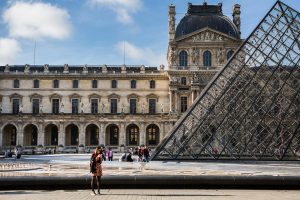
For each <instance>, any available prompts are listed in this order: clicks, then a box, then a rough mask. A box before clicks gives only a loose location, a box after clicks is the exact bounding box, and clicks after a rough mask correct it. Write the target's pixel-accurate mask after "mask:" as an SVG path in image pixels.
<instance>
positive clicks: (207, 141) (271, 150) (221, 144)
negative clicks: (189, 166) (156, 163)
mask: <svg viewBox="0 0 300 200" xmlns="http://www.w3.org/2000/svg"><path fill="white" fill-rule="evenodd" d="M299 30H300V14H299V12H297V11H295V10H294V9H292V8H290V7H289V6H287V5H285V4H284V3H282V2H280V1H277V2H276V3H275V5H274V6H273V7H272V9H271V10H270V11H269V12H268V13H267V15H266V16H265V17H264V19H263V20H262V21H261V22H260V23H259V24H258V26H257V27H256V28H255V30H254V31H253V32H252V34H251V35H250V36H249V37H248V38H247V39H246V40H245V41H244V43H243V44H242V45H241V47H240V48H239V49H238V50H237V51H236V53H235V54H234V56H232V58H231V59H230V60H229V61H228V63H227V64H226V66H225V67H224V68H223V69H222V70H221V71H220V72H219V73H218V74H216V76H215V77H214V78H213V80H212V81H211V82H210V83H209V84H208V85H207V87H206V88H205V89H204V90H203V91H202V93H201V94H200V96H199V97H198V98H197V99H196V100H195V102H194V104H193V105H192V106H191V107H190V108H189V109H188V111H186V113H185V114H184V115H183V116H182V117H181V118H180V119H179V121H178V122H177V123H176V124H175V126H174V127H173V129H172V130H171V131H170V133H169V135H168V136H167V137H166V138H165V139H164V140H163V141H162V142H161V143H160V144H159V146H158V147H157V148H156V150H155V152H154V153H153V154H152V160H203V159H215V160H218V159H219V160H221V159H222V160H224V159H228V160H239V159H244V160H245V159H247V160H299V159H300V67H299V62H300V48H299V45H300V43H299V42H300V41H299V38H300V31H299Z"/></svg>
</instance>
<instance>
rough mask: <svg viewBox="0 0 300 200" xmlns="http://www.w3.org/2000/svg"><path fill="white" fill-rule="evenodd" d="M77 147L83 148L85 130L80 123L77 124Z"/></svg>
mask: <svg viewBox="0 0 300 200" xmlns="http://www.w3.org/2000/svg"><path fill="white" fill-rule="evenodd" d="M78 139H79V141H78V142H79V145H80V144H83V145H84V146H85V129H84V124H83V123H80V124H79V138H78Z"/></svg>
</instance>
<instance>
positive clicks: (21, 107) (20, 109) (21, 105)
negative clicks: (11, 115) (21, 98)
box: [19, 104, 23, 113]
mask: <svg viewBox="0 0 300 200" xmlns="http://www.w3.org/2000/svg"><path fill="white" fill-rule="evenodd" d="M19 113H23V104H20V107H19Z"/></svg>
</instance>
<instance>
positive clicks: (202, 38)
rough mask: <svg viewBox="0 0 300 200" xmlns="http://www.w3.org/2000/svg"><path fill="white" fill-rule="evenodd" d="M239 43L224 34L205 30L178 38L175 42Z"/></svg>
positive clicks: (208, 29)
mask: <svg viewBox="0 0 300 200" xmlns="http://www.w3.org/2000/svg"><path fill="white" fill-rule="evenodd" d="M230 40H231V41H239V40H238V39H236V38H234V37H231V36H229V35H226V34H224V33H221V32H218V31H215V30H212V29H210V28H205V29H201V30H198V31H196V32H193V33H191V34H188V35H185V36H184V37H181V38H178V39H177V40H176V42H179V41H180V42H218V41H230Z"/></svg>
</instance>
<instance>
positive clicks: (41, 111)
mask: <svg viewBox="0 0 300 200" xmlns="http://www.w3.org/2000/svg"><path fill="white" fill-rule="evenodd" d="M40 113H41V114H42V113H43V104H42V102H41V103H40Z"/></svg>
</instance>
